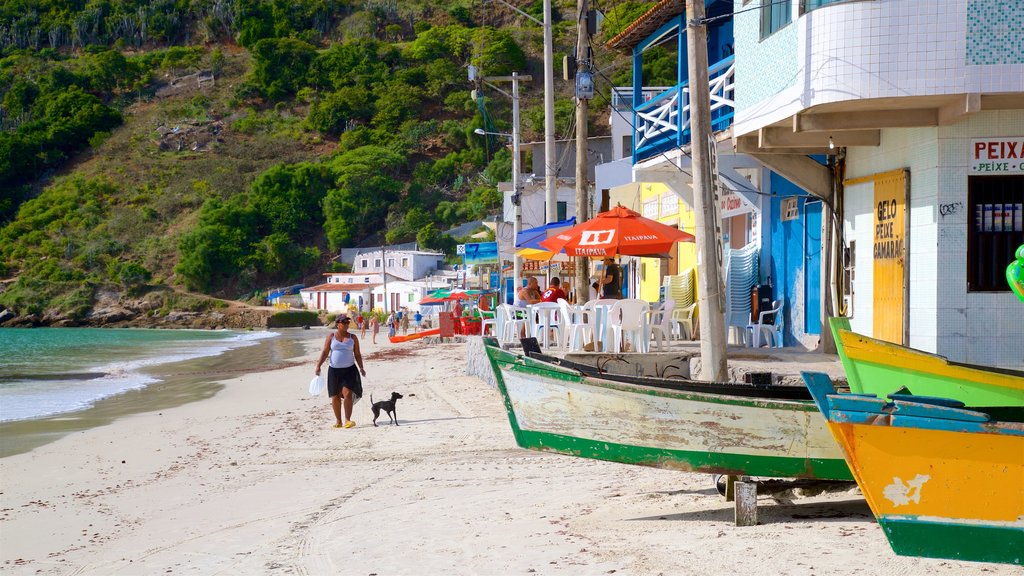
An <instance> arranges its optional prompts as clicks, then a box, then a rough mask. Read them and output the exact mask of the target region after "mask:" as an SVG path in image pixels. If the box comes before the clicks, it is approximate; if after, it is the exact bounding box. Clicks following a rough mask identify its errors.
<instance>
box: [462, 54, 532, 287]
mask: <svg viewBox="0 0 1024 576" xmlns="http://www.w3.org/2000/svg"><path fill="white" fill-rule="evenodd" d="M472 74H473V73H472V72H471V76H470V79H471V80H472V79H473V75H472ZM488 80H491V81H505V80H510V81H511V82H512V93H511V94H509V93H507V92H505V91H504V90H501V89H500V88H498V87H497V86H494V85H493V84H490V83H489V82H487V81H488ZM520 80H527V81H529V80H532V78H531V77H530V76H520V75H519V73H518V72H513V73H512V76H511V77H506V76H497V77H487V78H484V83H486V84H488V85H489V86H491V87H492V88H494V89H495V90H498V91H499V92H501V93H502V94H505V95H506V96H508V97H509V98H511V99H512V133H511V134H505V133H501V132H488V131H486V130H484V129H483V128H477V129H476V130H474V131H473V132H474V133H476V134H479V135H481V136H486V135H488V134H495V135H497V136H506V137H508V138H511V139H512V209H513V213H514V216H513V218H512V298H513V299H515V294H516V292H518V291H519V288H520V287H521V286H520V284H522V281H521V279H520V268H521V263H520V259H519V256H517V255H516V240H518V238H519V231H520V230H522V228H523V211H522V195H521V193H520V191H519V174H520V169H519V81H520Z"/></svg>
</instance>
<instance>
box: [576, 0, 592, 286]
mask: <svg viewBox="0 0 1024 576" xmlns="http://www.w3.org/2000/svg"><path fill="white" fill-rule="evenodd" d="M576 40H577V41H576V66H577V70H589V69H590V36H589V35H588V34H587V0H576ZM588 109H589V101H588V100H586V99H585V98H577V99H576V223H577V224H582V223H583V222H586V221H587V220H588V219H589V218H590V203H589V201H588V197H589V194H588V193H587V192H588V190H589V186H588V183H587V137H588V136H589V134H588V132H587V112H588ZM589 267H590V260H589V259H588V258H586V257H583V256H581V257H580V258H578V259H577V260H576V303H577V304H582V303H583V302H586V301H587V297H588V296H589V294H588V293H587V292H585V290H586V289H587V286H589V285H590V282H589V279H590V270H589Z"/></svg>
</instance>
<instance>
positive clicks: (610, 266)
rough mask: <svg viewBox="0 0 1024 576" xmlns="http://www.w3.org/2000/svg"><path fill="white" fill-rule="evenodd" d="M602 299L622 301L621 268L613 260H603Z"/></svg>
mask: <svg viewBox="0 0 1024 576" xmlns="http://www.w3.org/2000/svg"><path fill="white" fill-rule="evenodd" d="M601 285H602V287H601V290H602V292H603V294H602V297H603V298H609V299H613V300H622V268H620V267H619V265H618V264H616V263H615V259H614V258H610V257H609V258H605V259H604V278H602V279H601Z"/></svg>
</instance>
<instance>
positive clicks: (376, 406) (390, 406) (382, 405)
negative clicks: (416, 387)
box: [370, 392, 403, 426]
mask: <svg viewBox="0 0 1024 576" xmlns="http://www.w3.org/2000/svg"><path fill="white" fill-rule="evenodd" d="M399 398H403V396H402V395H401V394H399V393H398V392H392V393H391V400H381V401H380V402H373V394H370V402H373V404H372V405H371V406H370V409H371V410H373V425H374V426H376V425H377V417H378V416H380V411H381V410H383V411H384V412H385V413H386V414H387V415H388V418H391V421H392V422H394V424H395V426H398V413H397V412H395V402H397V401H398V399H399Z"/></svg>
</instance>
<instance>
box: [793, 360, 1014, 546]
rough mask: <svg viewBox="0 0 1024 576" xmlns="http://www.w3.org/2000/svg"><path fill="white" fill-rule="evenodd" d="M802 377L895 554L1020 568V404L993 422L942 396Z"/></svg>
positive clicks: (819, 375) (984, 415)
mask: <svg viewBox="0 0 1024 576" xmlns="http://www.w3.org/2000/svg"><path fill="white" fill-rule="evenodd" d="M804 380H805V381H806V382H807V387H808V388H810V390H811V392H812V393H813V394H814V397H815V401H816V402H817V404H818V407H819V409H820V410H821V413H822V414H824V415H825V417H826V418H827V420H828V422H829V428H830V429H831V431H832V436H833V437H835V439H836V441H837V442H838V443H839V445H840V446H841V448H842V450H843V453H844V455H845V456H846V461H847V463H848V464H849V465H850V468H851V469H852V470H853V475H854V476H855V477H856V478H857V483H858V484H859V485H860V489H861V492H863V493H864V497H865V498H866V499H867V501H868V505H869V506H870V507H871V510H872V512H874V513H875V517H876V518H877V519H878V523H879V525H881V527H882V529H883V531H884V532H885V535H886V537H887V538H888V539H889V544H890V545H891V546H892V549H893V551H895V552H896V553H897V554H900V555H904V556H927V557H930V558H950V559H957V560H975V561H984V562H1004V563H1010V564H1021V561H1022V560H1024V491H1022V490H1024V423H1022V422H1021V421H1020V418H1019V417H1020V416H1021V415H1024V410H1021V409H1017V410H1015V411H1014V412H1015V413H1016V415H1017V416H1018V417H1017V418H1015V419H1014V420H1013V421H1010V420H1007V421H992V420H991V419H990V417H989V415H988V414H985V413H983V412H977V411H972V410H965V409H963V408H962V404H961V403H959V402H955V401H949V400H946V399H940V398H926V397H914V396H904V395H893V396H892V397H891V398H890V399H889V400H886V399H882V398H875V397H869V396H863V395H856V394H836V393H835V389H834V388H833V386H832V382H831V380H830V379H829V377H828V376H827V375H825V374H817V373H815V374H811V373H805V374H804ZM1003 412H1004V413H1006V412H1008V411H1005V410H1004V411H1003Z"/></svg>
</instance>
